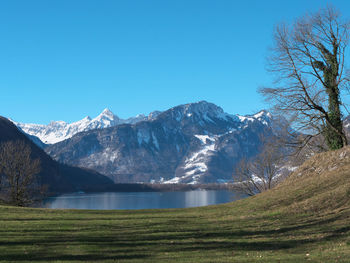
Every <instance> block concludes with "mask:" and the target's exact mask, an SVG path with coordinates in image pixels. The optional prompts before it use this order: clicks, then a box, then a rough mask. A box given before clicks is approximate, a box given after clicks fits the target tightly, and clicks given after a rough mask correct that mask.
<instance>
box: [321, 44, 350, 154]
mask: <svg viewBox="0 0 350 263" xmlns="http://www.w3.org/2000/svg"><path fill="white" fill-rule="evenodd" d="M320 49H321V52H322V53H323V55H324V57H325V59H326V61H327V64H326V65H324V66H323V78H324V85H325V89H326V92H327V95H328V112H327V113H328V119H327V120H326V127H325V128H324V136H325V138H326V143H327V145H328V147H329V149H331V150H337V149H340V148H342V147H344V146H345V145H347V139H346V136H345V134H344V131H343V121H342V114H341V111H340V104H341V101H340V94H339V87H338V83H337V77H338V71H339V64H338V59H337V55H338V45H337V43H336V42H335V41H334V42H333V53H331V52H329V51H328V50H327V49H326V48H325V47H324V46H322V45H320Z"/></svg>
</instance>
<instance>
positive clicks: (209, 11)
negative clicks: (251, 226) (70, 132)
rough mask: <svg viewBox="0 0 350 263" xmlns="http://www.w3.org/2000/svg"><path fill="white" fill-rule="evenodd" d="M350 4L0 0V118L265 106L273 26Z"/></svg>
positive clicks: (36, 119) (311, 0)
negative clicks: (197, 105) (200, 104)
mask: <svg viewBox="0 0 350 263" xmlns="http://www.w3.org/2000/svg"><path fill="white" fill-rule="evenodd" d="M349 2H350V1H346V0H341V1H320V0H307V1H306V0H293V1H281V0H272V1H269V0H266V1H259V0H256V1H253V0H245V1H235V0H228V1H224V0H211V1H205V0H198V1H194V0H173V1H170V0H169V1H164V0H159V1H153V0H142V1H136V0H135V1H134V0H124V1H117V0H113V1H112V0H111V1H105V0H94V1H89V0H69V1H67V0H57V1H47V0H43V1H36V0H31V1H28V0H23V1H16V0H11V1H10V0H8V1H0V37H1V38H0V40H1V41H0V90H1V104H0V115H3V116H6V117H10V118H13V119H15V120H16V121H20V122H33V123H48V122H50V121H51V120H65V121H69V122H72V121H76V120H79V119H81V118H83V117H84V116H86V115H90V116H92V117H94V116H96V115H97V114H99V113H100V112H101V111H102V110H103V109H104V108H106V107H108V108H110V109H111V110H112V111H113V112H114V113H115V114H117V115H118V116H120V117H122V118H126V117H130V116H133V115H136V114H138V113H144V114H147V113H149V112H151V111H153V110H165V109H167V108H170V107H172V106H175V105H178V104H183V103H188V102H195V101H199V100H207V101H210V102H213V103H216V104H217V105H219V106H221V107H222V108H223V109H224V110H225V111H227V112H229V113H239V114H249V113H253V112H255V111H258V110H260V109H262V108H268V105H266V104H264V102H263V100H262V98H261V97H260V95H259V94H257V93H256V89H257V87H259V86H261V85H268V84H269V83H270V82H271V76H270V75H268V74H267V73H266V71H265V64H266V63H265V57H266V55H267V50H268V47H269V46H271V43H272V32H273V27H274V25H276V24H277V23H279V22H281V21H286V22H288V21H293V20H294V19H295V18H296V17H298V16H300V15H302V14H304V13H305V12H307V11H316V10H318V9H319V8H320V7H322V6H325V5H326V4H327V3H332V4H333V5H334V6H335V7H337V8H338V9H340V10H341V11H342V13H343V15H344V16H345V17H348V18H350V3H349Z"/></svg>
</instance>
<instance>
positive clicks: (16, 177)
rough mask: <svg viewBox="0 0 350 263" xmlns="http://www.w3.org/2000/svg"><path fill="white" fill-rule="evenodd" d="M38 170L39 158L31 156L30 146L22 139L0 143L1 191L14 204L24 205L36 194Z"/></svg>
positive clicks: (31, 200) (30, 201)
mask: <svg viewBox="0 0 350 263" xmlns="http://www.w3.org/2000/svg"><path fill="white" fill-rule="evenodd" d="M39 172H40V160H39V159H35V160H33V159H32V158H31V148H30V146H29V145H28V144H26V143H25V142H23V141H8V142H5V143H3V144H1V145H0V174H2V175H3V176H2V186H3V187H2V192H5V194H6V197H7V198H6V199H7V200H8V201H9V202H10V203H11V204H14V205H18V206H25V205H28V204H30V203H32V202H33V200H34V197H35V195H36V194H38V192H39V189H40V187H39V186H38V182H37V178H36V175H37V174H38V173H39Z"/></svg>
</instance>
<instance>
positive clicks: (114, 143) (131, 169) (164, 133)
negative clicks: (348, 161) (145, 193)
mask: <svg viewBox="0 0 350 263" xmlns="http://www.w3.org/2000/svg"><path fill="white" fill-rule="evenodd" d="M273 126H274V120H273V118H272V116H271V115H270V114H269V113H268V112H266V111H261V112H259V113H257V114H255V115H251V116H239V115H230V114H227V113H225V112H224V111H223V110H222V109H221V108H220V107H218V106H216V105H214V104H212V103H208V102H205V101H201V102H198V103H191V104H186V105H180V106H177V107H174V108H171V109H169V110H167V111H164V112H162V113H157V114H156V116H155V117H153V118H147V120H141V121H138V122H136V123H132V124H120V125H115V126H112V127H109V128H104V129H97V130H96V129H95V130H89V131H85V132H81V133H77V134H75V135H74V136H73V137H71V138H69V139H67V140H64V141H62V142H58V143H56V144H54V145H51V146H49V147H47V148H46V151H47V152H48V153H49V154H50V155H51V156H52V157H53V158H55V159H56V160H58V161H61V162H64V163H67V164H71V165H77V166H80V167H86V168H91V169H94V170H96V171H98V172H100V173H103V174H105V175H107V176H109V177H110V178H112V179H113V180H114V181H115V182H128V183H130V182H160V183H209V182H224V181H227V180H231V179H232V172H233V171H234V167H235V164H236V163H237V161H239V160H240V159H241V158H242V157H243V156H253V155H255V154H256V153H257V151H258V148H259V145H260V144H261V142H260V139H259V135H260V134H264V135H265V136H269V134H272V132H273Z"/></svg>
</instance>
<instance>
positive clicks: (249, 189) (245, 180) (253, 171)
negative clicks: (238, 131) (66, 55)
mask: <svg viewBox="0 0 350 263" xmlns="http://www.w3.org/2000/svg"><path fill="white" fill-rule="evenodd" d="M275 146H276V145H273V144H270V143H268V144H265V145H264V146H263V148H262V150H261V152H260V154H258V155H257V156H256V157H254V158H252V159H247V158H243V159H242V160H241V161H240V162H239V163H238V165H237V166H236V173H235V174H234V179H235V183H234V185H233V189H234V190H237V191H240V192H243V193H245V194H247V195H255V194H258V193H261V192H264V191H266V190H268V189H271V188H273V187H275V186H276V185H277V183H279V182H280V181H281V180H282V174H281V169H280V168H281V167H280V166H281V163H282V160H283V157H284V155H283V154H282V152H281V150H280V149H279V148H278V147H275Z"/></svg>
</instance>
